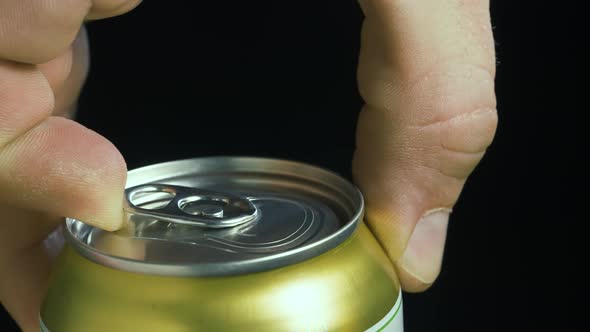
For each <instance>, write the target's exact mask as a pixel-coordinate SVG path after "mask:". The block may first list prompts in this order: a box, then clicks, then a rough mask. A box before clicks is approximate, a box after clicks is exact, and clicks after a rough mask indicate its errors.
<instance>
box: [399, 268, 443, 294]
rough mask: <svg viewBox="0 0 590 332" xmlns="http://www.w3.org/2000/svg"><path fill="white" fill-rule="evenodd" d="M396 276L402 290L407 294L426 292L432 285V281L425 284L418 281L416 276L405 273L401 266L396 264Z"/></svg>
mask: <svg viewBox="0 0 590 332" xmlns="http://www.w3.org/2000/svg"><path fill="white" fill-rule="evenodd" d="M396 268H397V269H396V270H397V275H398V278H399V280H400V283H401V285H402V289H403V290H404V291H405V292H408V293H420V292H424V291H426V290H428V289H429V288H430V287H431V286H432V285H433V283H434V280H433V281H430V282H425V281H422V280H420V278H418V277H417V276H416V275H414V274H412V273H411V272H409V271H407V270H406V269H405V268H404V267H403V266H401V265H399V264H396Z"/></svg>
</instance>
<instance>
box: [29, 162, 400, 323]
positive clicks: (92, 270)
mask: <svg viewBox="0 0 590 332" xmlns="http://www.w3.org/2000/svg"><path fill="white" fill-rule="evenodd" d="M126 188H127V189H126V192H125V197H126V202H125V203H126V206H125V219H126V220H125V223H126V226H125V227H124V228H123V229H121V230H119V231H116V232H107V231H103V230H101V229H98V228H95V227H93V226H90V225H88V224H85V223H84V222H82V221H79V220H75V219H71V218H66V220H65V225H64V231H65V237H66V240H67V241H66V246H65V248H64V250H63V252H62V253H61V255H60V257H59V258H58V261H57V264H56V268H55V270H54V271H53V273H52V275H51V278H50V285H49V289H48V292H47V294H46V296H45V299H44V301H43V304H42V307H41V312H40V324H41V331H48V332H49V331H50V332H74V331H75V332H82V331H84V332H92V331H101V332H103V331H110V332H118V331H125V332H128V331H141V332H156V331H157V332H162V331H164V332H188V331H256V332H265V331H273V332H276V331H289V332H291V331H338V332H340V331H383V332H399V331H403V314H402V311H403V310H402V296H401V289H400V285H399V281H398V278H397V276H396V274H395V270H394V268H393V265H392V264H391V262H390V261H389V259H388V258H387V256H386V255H385V253H384V251H383V249H382V248H381V246H380V245H379V243H378V242H377V241H376V239H375V238H374V237H373V235H372V234H371V232H370V231H369V229H368V228H367V226H366V225H365V224H364V222H363V213H364V202H363V197H362V195H361V193H360V191H359V190H358V189H357V188H356V187H355V186H354V185H353V184H351V183H350V182H349V181H347V180H345V179H344V178H342V177H340V176H338V175H337V174H335V173H332V172H330V171H327V170H324V169H321V168H318V167H314V166H311V165H307V164H303V163H298V162H292V161H285V160H275V159H265V158H250V157H210V158H198V159H189V160H180V161H174V162H168V163H162V164H156V165H151V166H147V167H143V168H139V169H136V170H132V171H130V172H129V176H128V180H127V186H126Z"/></svg>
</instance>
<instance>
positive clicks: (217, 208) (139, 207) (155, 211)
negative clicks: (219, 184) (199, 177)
mask: <svg viewBox="0 0 590 332" xmlns="http://www.w3.org/2000/svg"><path fill="white" fill-rule="evenodd" d="M124 210H125V211H126V212H128V213H131V214H135V215H140V216H145V217H152V218H156V219H159V220H164V221H169V222H173V223H178V224H185V225H194V226H200V227H209V228H225V227H233V226H237V225H240V224H243V223H245V222H248V221H251V220H254V219H255V218H256V216H257V213H258V211H257V210H256V206H254V204H252V202H250V200H248V199H246V198H242V197H239V196H235V195H231V194H227V193H220V192H215V191H209V190H203V189H197V188H190V187H182V186H174V185H168V184H145V185H139V186H136V187H132V188H128V189H126V190H125V207H124Z"/></svg>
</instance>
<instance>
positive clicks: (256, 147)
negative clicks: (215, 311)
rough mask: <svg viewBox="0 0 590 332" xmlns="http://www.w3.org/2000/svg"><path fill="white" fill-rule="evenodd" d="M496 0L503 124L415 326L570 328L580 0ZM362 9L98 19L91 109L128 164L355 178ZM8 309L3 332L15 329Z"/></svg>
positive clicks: (411, 326) (310, 6)
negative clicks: (574, 27) (244, 160)
mask: <svg viewBox="0 0 590 332" xmlns="http://www.w3.org/2000/svg"><path fill="white" fill-rule="evenodd" d="M492 2H493V4H492V12H493V21H494V26H495V30H494V32H495V35H496V40H497V44H498V45H497V47H498V62H499V67H498V76H497V94H498V101H499V103H498V105H499V106H498V109H499V114H500V126H499V129H498V134H497V137H496V140H495V142H494V144H493V146H492V147H491V148H490V150H489V153H488V154H487V155H486V157H485V158H484V160H483V161H482V163H481V165H480V166H479V167H478V169H477V170H476V171H475V173H474V174H473V176H472V177H471V179H470V180H469V182H468V183H467V186H466V188H465V191H464V193H463V195H462V197H461V199H460V201H459V203H458V205H457V206H456V209H455V213H454V214H453V216H452V218H451V224H450V228H449V238H448V242H447V243H448V244H447V250H446V254H445V260H444V267H443V271H442V274H441V276H440V279H439V281H438V282H437V283H436V284H435V285H434V287H432V289H431V290H429V291H428V292H426V293H424V294H419V295H414V294H406V295H405V314H406V316H405V317H406V330H407V331H409V332H414V331H528V330H536V329H538V328H541V327H548V328H549V330H550V331H566V330H568V328H567V324H568V323H567V322H566V317H565V315H566V311H567V310H568V306H571V304H570V303H569V298H568V297H569V292H570V286H569V284H568V283H567V281H568V280H570V279H571V278H573V270H572V269H571V268H568V266H570V265H567V264H565V260H566V259H567V257H568V254H567V249H566V244H565V243H566V239H567V235H566V233H567V229H568V227H569V225H570V222H571V220H572V219H573V218H572V217H574V214H573V210H574V209H573V206H574V205H573V202H574V201H575V200H574V197H575V196H573V195H574V194H572V193H571V192H570V190H569V188H568V187H569V183H570V182H569V181H568V179H566V176H567V175H568V174H571V173H572V172H571V171H570V170H572V169H573V164H574V163H575V161H576V160H575V159H574V153H575V152H576V151H577V144H578V143H576V134H575V130H576V128H575V126H576V125H575V123H576V121H575V118H576V111H575V110H576V107H579V106H578V105H576V99H575V98H574V97H575V96H577V95H576V94H575V93H574V91H575V89H574V87H575V76H576V69H577V67H576V63H575V61H576V58H577V57H578V55H577V54H576V48H577V43H578V42H579V41H578V40H576V39H575V38H574V37H573V35H570V30H571V29H570V25H569V23H570V21H572V20H573V14H572V13H573V12H574V10H572V9H570V8H565V7H564V6H560V7H557V6H554V5H553V4H551V5H550V4H549V3H548V4H543V3H542V2H540V1H535V2H533V1H510V0H497V1H492ZM570 16H571V17H570ZM361 19H362V15H361V13H360V10H359V8H358V6H357V5H356V2H355V1H354V0H324V1H311V0H306V1H274V2H271V1H265V2H244V1H229V2H228V1H209V2H204V1H179V0H174V1H172V0H170V1H144V3H143V4H142V5H141V6H140V7H139V8H138V9H137V10H136V11H134V12H133V13H131V14H129V15H126V16H123V17H119V18H114V19H109V20H105V21H100V22H93V23H91V24H89V25H88V29H89V34H90V40H91V49H92V70H91V73H90V77H89V80H88V82H87V85H86V89H85V90H84V93H83V95H82V98H81V107H80V112H79V119H80V121H81V122H82V123H84V124H85V125H87V126H88V127H90V128H93V129H95V130H96V131H98V132H99V133H101V134H103V135H105V136H106V137H107V138H109V139H111V140H112V141H113V142H114V143H115V144H116V145H117V147H119V148H120V150H121V151H122V153H123V155H124V156H125V158H126V159H127V162H128V165H129V167H130V168H135V167H138V166H141V165H145V164H148V163H154V162H160V161H167V160H173V159H180V158H189V157H196V156H205V155H228V154H229V155H232V154H239V155H260V156H272V157H280V158H290V159H296V160H301V161H306V162H311V163H314V164H317V165H321V166H324V167H328V168H330V169H333V170H335V171H337V172H340V173H341V174H343V175H345V176H349V174H350V160H351V156H352V152H353V147H354V131H355V122H356V116H357V113H358V110H359V108H360V106H361V103H362V101H361V99H360V97H359V95H358V93H357V92H356V83H355V66H356V59H357V54H358V49H359V28H360V23H361ZM425 24H426V23H425ZM146 291H149V290H146ZM64 314H67V313H64ZM0 318H1V319H2V323H1V325H0V331H13V330H16V327H15V325H14V323H12V322H11V321H10V320H9V318H8V316H7V315H6V314H5V313H2V314H1V317H0ZM58 332H59V331H58Z"/></svg>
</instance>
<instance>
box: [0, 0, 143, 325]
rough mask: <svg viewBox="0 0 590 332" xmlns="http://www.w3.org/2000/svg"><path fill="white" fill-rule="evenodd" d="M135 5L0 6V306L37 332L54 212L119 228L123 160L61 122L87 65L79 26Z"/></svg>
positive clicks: (52, 248) (96, 1)
mask: <svg viewBox="0 0 590 332" xmlns="http://www.w3.org/2000/svg"><path fill="white" fill-rule="evenodd" d="M139 2H140V1H139V0H93V1H90V0H0V301H1V302H2V304H3V305H4V306H5V308H6V309H7V310H8V312H9V313H10V314H11V315H12V317H14V319H15V320H16V321H17V323H18V324H19V325H20V327H21V328H22V329H23V330H24V331H38V330H39V325H38V310H39V306H40V303H41V297H42V296H43V294H44V292H45V288H46V283H47V276H48V273H49V270H50V266H51V261H52V258H53V257H54V254H55V253H56V252H57V251H59V249H60V243H59V242H60V241H59V238H60V237H59V236H54V237H49V238H48V235H49V234H50V233H51V232H52V231H53V230H55V229H56V227H57V225H58V224H59V223H60V218H59V216H63V215H64V214H65V215H68V216H72V217H75V218H79V219H81V220H85V221H87V222H89V223H91V224H94V225H97V226H99V227H102V228H105V229H115V228H118V227H119V226H120V225H119V223H121V222H122V216H121V214H122V200H123V196H122V194H123V193H122V190H121V189H122V188H124V186H125V179H126V165H125V162H124V160H123V158H122V157H121V155H120V154H119V152H118V151H117V150H116V149H115V147H114V146H113V145H112V144H111V143H110V142H109V141H107V140H106V139H105V138H103V137H101V136H100V135H98V134H96V133H94V132H92V131H90V130H89V129H86V128H84V127H83V126H81V125H79V124H77V123H76V122H73V121H71V120H68V119H66V117H68V116H71V115H73V113H74V111H75V108H76V100H77V97H78V93H79V91H80V89H81V87H82V84H83V82H84V79H85V77H86V73H87V69H88V62H89V59H88V45H87V39H86V34H85V31H84V28H83V27H82V24H83V22H84V20H87V19H99V18H103V17H110V16H115V15H119V14H122V13H124V12H127V11H129V10H131V9H133V8H134V7H135V6H136V5H138V4H139ZM47 239H48V240H47ZM56 239H57V241H55V240H56Z"/></svg>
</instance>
